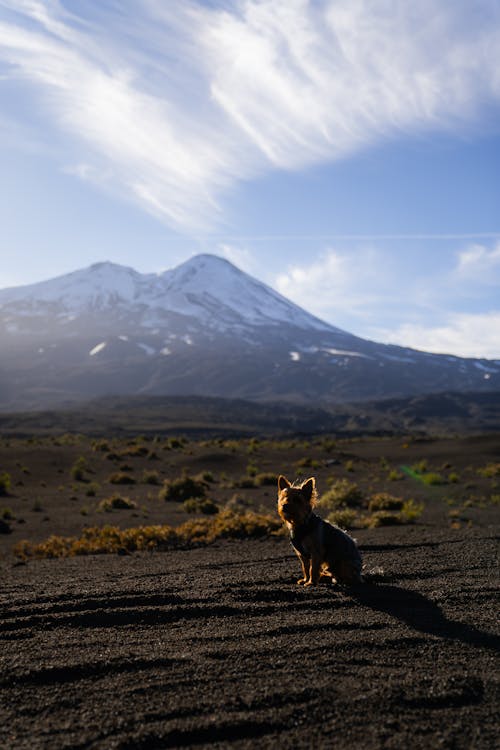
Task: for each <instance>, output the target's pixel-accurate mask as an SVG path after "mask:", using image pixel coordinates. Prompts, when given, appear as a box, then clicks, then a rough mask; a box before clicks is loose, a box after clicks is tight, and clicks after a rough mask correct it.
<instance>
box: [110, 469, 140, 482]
mask: <svg viewBox="0 0 500 750" xmlns="http://www.w3.org/2000/svg"><path fill="white" fill-rule="evenodd" d="M108 482H109V483H110V484H135V479H134V477H131V476H130V474H126V473H125V472H124V471H116V472H115V473H114V474H111V476H109V477H108Z"/></svg>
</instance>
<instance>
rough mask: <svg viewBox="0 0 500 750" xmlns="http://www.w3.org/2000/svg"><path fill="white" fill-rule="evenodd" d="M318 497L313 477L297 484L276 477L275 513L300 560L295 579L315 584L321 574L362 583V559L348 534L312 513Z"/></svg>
mask: <svg viewBox="0 0 500 750" xmlns="http://www.w3.org/2000/svg"><path fill="white" fill-rule="evenodd" d="M316 501H317V493H316V481H315V479H314V477H311V478H310V479H307V480H306V481H305V482H302V484H300V485H295V484H290V482H289V481H288V479H286V477H283V476H280V477H279V479H278V513H279V515H280V517H281V518H282V519H283V521H284V522H285V524H286V526H287V528H288V530H289V532H290V541H291V543H292V546H293V548H294V550H295V552H296V553H297V556H298V558H299V560H300V562H301V564H302V571H303V577H302V578H300V579H299V580H298V581H297V583H303V584H304V586H314V585H316V584H317V583H318V581H319V580H320V578H329V579H330V580H331V581H336V582H338V583H343V584H349V585H352V584H355V583H363V578H362V577H361V568H362V561H361V555H360V553H359V550H358V547H357V545H356V542H355V541H354V539H352V537H350V536H349V534H346V533H345V531H342V529H339V528H338V526H334V525H333V524H331V523H329V522H328V521H323V519H322V518H320V517H319V516H317V515H316V514H315V513H313V508H314V506H315V504H316Z"/></svg>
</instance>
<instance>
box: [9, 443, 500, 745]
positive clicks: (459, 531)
mask: <svg viewBox="0 0 500 750" xmlns="http://www.w3.org/2000/svg"><path fill="white" fill-rule="evenodd" d="M499 445H500V441H499V440H498V438H497V439H496V440H495V439H493V438H488V439H487V440H481V439H477V440H476V441H474V440H468V441H455V442H453V441H435V442H432V441H431V442H429V443H425V444H421V443H418V444H415V445H413V444H410V445H409V444H408V443H404V444H402V442H401V440H394V441H392V442H391V441H382V442H380V441H379V442H378V443H377V442H376V441H371V442H369V443H366V442H363V441H359V442H358V443H356V442H351V443H349V445H348V446H346V445H343V446H338V447H337V448H335V449H333V450H332V449H331V447H330V448H329V450H328V455H327V454H326V453H324V452H323V453H322V452H321V451H323V448H321V449H320V448H316V447H314V446H312V447H311V446H309V447H308V449H307V450H308V451H309V457H312V458H313V460H314V461H317V462H318V465H317V466H315V467H313V468H311V469H310V468H309V467H306V468H305V469H304V471H305V473H306V474H309V473H312V474H316V475H317V476H319V478H320V485H321V484H323V486H322V487H321V486H320V489H324V488H325V486H324V484H325V482H326V478H327V476H328V475H329V474H331V473H332V472H333V473H335V474H336V476H349V477H350V478H352V479H353V481H356V482H359V484H360V485H361V486H363V487H366V488H368V487H369V486H373V487H374V488H375V489H376V490H378V489H382V488H384V487H385V486H386V485H385V484H384V481H385V480H384V477H385V476H386V474H387V466H386V464H389V465H390V466H396V467H397V466H400V465H401V463H402V462H403V461H405V462H406V463H411V462H414V461H417V460H422V458H423V457H425V458H426V460H427V461H428V462H429V464H430V468H434V469H436V470H437V469H441V471H443V464H444V463H446V465H447V468H446V471H451V470H454V471H455V472H456V473H457V474H458V475H459V477H460V481H459V482H458V483H457V482H455V483H453V484H448V485H445V486H443V487H430V488H429V487H421V486H420V484H418V485H417V484H415V486H414V485H413V484H411V480H410V478H409V477H407V478H406V479H403V480H400V481H398V482H393V483H392V484H391V486H390V489H391V491H393V492H399V493H400V494H406V495H412V496H413V497H416V498H417V499H422V500H424V501H425V503H426V509H425V512H424V514H423V516H422V517H421V519H419V521H418V522H417V523H416V524H415V525H411V526H397V527H383V528H375V529H360V530H356V531H355V532H353V533H354V535H355V536H356V537H357V539H358V541H359V544H360V547H361V549H362V552H363V556H364V559H365V562H366V564H367V567H368V568H374V567H376V566H381V567H382V568H383V570H384V576H383V579H382V580H381V581H379V582H377V583H367V584H365V585H364V586H360V587H358V588H356V589H346V588H341V587H335V586H321V587H318V588H315V589H306V590H304V589H303V588H301V587H299V586H297V585H296V583H295V580H296V578H297V577H298V572H299V566H298V562H297V560H296V558H295V556H294V554H293V552H292V550H291V548H290V545H289V544H288V541H287V540H286V539H285V538H269V539H265V540H245V541H222V542H219V543H217V544H214V545H212V546H210V547H204V548H198V549H192V550H181V551H179V550H177V551H167V552H153V553H135V554H133V555H128V556H112V555H101V556H88V557H80V558H69V559H57V560H31V561H29V562H28V563H27V564H18V563H16V562H15V559H14V557H13V555H12V552H11V548H12V545H13V544H14V543H15V542H16V541H18V539H20V538H22V537H25V538H28V539H32V540H37V539H40V538H44V537H46V536H48V534H50V533H53V532H57V533H77V532H78V530H79V529H80V528H81V527H82V525H84V524H85V523H88V522H89V516H90V519H91V522H92V523H97V522H99V523H104V522H108V523H109V522H113V523H118V524H119V525H122V526H127V525H129V526H130V525H137V524H138V523H144V522H145V520H144V518H142V515H144V516H146V515H147V516H148V518H149V520H148V521H147V522H148V523H149V522H152V521H155V522H157V520H158V519H159V518H160V517H161V516H162V515H163V517H164V518H163V520H168V521H170V522H174V521H176V520H183V519H184V518H185V517H186V516H185V514H184V515H183V511H182V509H181V508H180V507H173V506H172V507H168V508H166V505H167V504H165V503H163V504H160V503H159V501H158V500H157V498H156V495H154V496H153V495H151V496H149V495H148V493H149V492H150V491H151V488H149V487H147V486H146V485H142V484H140V483H138V485H137V486H132V488H130V489H129V488H125V489H127V493H128V494H130V495H132V496H134V497H135V498H136V499H137V500H138V501H139V500H140V502H141V503H142V506H141V508H142V510H141V514H142V515H141V517H140V518H137V517H135V518H132V517H131V515H130V512H127V511H117V512H116V513H114V514H110V515H111V517H109V516H108V515H107V514H106V517H105V518H103V517H102V514H101V515H99V514H98V513H97V511H96V510H95V506H96V503H97V502H98V500H99V499H100V497H101V496H102V495H103V494H109V489H110V488H109V487H107V486H105V487H104V486H103V485H104V484H105V474H106V472H107V474H109V471H108V468H109V469H110V470H111V469H114V468H115V467H109V461H108V463H106V461H107V459H105V458H104V457H102V456H101V454H97V453H95V454H94V453H92V454H91V453H88V456H89V462H91V463H92V472H94V474H93V477H94V478H97V480H98V481H99V484H100V488H99V489H98V492H97V496H96V497H93V496H91V497H87V496H86V495H85V493H84V487H82V488H80V487H78V488H77V489H76V490H75V489H73V488H72V489H71V492H72V496H74V497H76V498H77V499H76V500H70V499H69V496H68V492H67V491H66V490H60V489H58V488H57V487H58V483H63V482H64V483H67V482H68V481H69V480H68V470H69V467H70V466H71V465H72V464H73V462H74V460H75V456H78V455H80V454H82V453H84V454H85V455H87V453H86V451H87V447H86V444H85V445H81V444H80V445H79V446H77V447H76V448H74V446H69V447H65V446H62V447H61V446H55V447H54V446H52V445H49V444H48V443H47V444H38V445H35V446H33V445H31V444H30V445H26V444H25V443H23V442H22V441H18V442H16V441H13V442H12V441H11V442H9V443H6V444H4V445H2V446H1V448H0V460H1V464H0V469H1V470H4V469H5V470H7V471H8V472H9V473H10V474H11V476H12V479H13V483H12V491H11V495H10V496H9V497H5V498H1V502H0V505H2V506H9V508H10V510H11V511H12V515H13V516H14V517H15V520H12V521H11V522H10V523H11V526H12V529H13V532H12V533H11V534H5V535H2V536H1V537H0V542H1V545H0V550H1V551H2V557H1V559H0V577H1V580H2V582H3V584H2V588H1V592H0V642H1V650H0V659H1V666H2V669H1V672H0V722H1V726H2V733H1V735H0V746H2V747H5V748H14V749H16V748H26V749H28V748H30V750H32V749H36V748H47V749H50V750H58V748H121V749H122V750H128V749H130V750H131V749H132V748H144V749H146V748H148V749H149V748H167V747H191V746H198V747H202V746H211V747H229V746H230V747H256V746H257V747H271V746H274V747H284V748H287V747H289V748H296V747H335V748H358V747H359V748H361V747H362V748H367V749H369V748H398V750H399V748H464V750H465V749H466V748H467V750H469V749H470V748H477V749H478V750H479V749H481V750H483V749H489V748H494V747H496V746H497V742H498V709H499V682H500V674H499V669H498V649H499V645H500V641H499V639H498V637H497V635H496V634H497V632H498V551H499V544H498V540H499V536H498V531H499V523H498V505H496V504H495V503H491V502H490V501H488V502H487V503H486V502H483V501H482V500H481V498H484V497H486V494H487V493H489V496H490V499H491V497H495V496H496V494H495V493H497V492H498V490H497V489H496V485H495V483H494V480H490V479H488V480H486V479H484V478H482V477H481V476H480V475H478V473H477V469H478V467H481V466H484V465H486V464H488V462H491V461H492V460H494V459H495V457H496V460H497V461H498V456H499V450H498V448H499ZM405 446H406V447H405ZM224 450H225V449H223V447H220V450H219V449H216V448H215V447H214V446H213V445H211V446H203V447H200V446H191V447H190V448H188V449H184V451H183V452H182V453H179V454H175V457H174V456H173V452H172V451H169V452H168V457H169V462H170V463H168V462H166V461H165V458H164V454H162V453H160V458H159V459H158V460H153V462H150V464H149V466H150V465H151V463H154V464H155V467H156V468H157V469H158V470H159V471H160V473H161V472H165V475H166V476H168V475H169V472H170V473H174V474H175V473H178V470H180V468H181V466H186V467H187V468H188V469H189V470H190V471H192V470H194V468H196V469H197V470H202V469H210V470H212V471H215V472H220V471H221V468H220V467H221V466H222V465H223V466H224V472H225V474H226V475H228V476H229V477H231V476H233V475H234V476H237V475H238V474H241V472H243V473H245V466H246V464H247V463H248V461H249V460H251V461H252V462H254V463H256V464H258V465H259V469H261V470H262V469H263V470H267V466H268V465H269V466H271V465H272V466H274V467H275V469H276V470H278V471H284V472H285V473H288V474H289V475H291V478H293V472H294V470H297V461H298V460H299V457H300V456H301V455H303V454H304V450H305V448H304V446H298V447H297V453H294V450H295V449H291V448H289V449H288V450H287V451H285V452H284V453H283V452H281V453H280V452H279V451H278V449H277V448H271V447H270V446H267V447H266V449H265V450H263V449H261V448H258V449H256V451H255V452H254V453H252V455H251V456H250V458H249V457H248V456H247V455H244V456H243V455H240V453H239V452H238V451H239V450H240V449H238V450H236V453H234V454H232V455H233V459H234V461H233V463H231V460H230V459H229V458H227V457H226V458H224V459H220V458H217V456H219V455H224V456H226V454H228V455H229V451H225V452H224ZM280 450H281V449H280ZM30 451H31V452H30ZM68 451H69V452H70V454H71V455H69V457H68V455H67V454H68ZM189 451H191V452H189ZM73 453H74V455H73ZM30 456H31V458H30ZM381 456H384V457H385V458H386V459H387V460H386V462H385V463H384V469H383V471H381V470H380V468H379V467H380V457H381ZM41 457H42V458H43V460H42V458H41ZM136 460H139V459H130V458H129V459H127V461H129V463H132V464H133V463H134V461H136ZM141 460H144V461H146V458H144V459H141ZM331 461H334V462H336V463H333V464H332V463H328V462H331ZM347 461H351V462H353V465H354V466H351V465H349V466H347V467H346V462H347ZM37 462H38V463H37ZM18 464H19V465H18ZM28 464H29V471H30V473H26V472H22V468H23V467H24V468H26V467H28ZM144 465H146V464H144ZM43 467H45V469H44V470H42V469H43ZM16 471H17V473H16ZM44 471H45V473H44ZM140 471H142V469H141V467H140V466H139V464H137V465H136V468H135V469H134V472H135V474H136V475H139V473H140ZM21 472H22V473H21ZM0 473H1V471H0ZM61 477H62V478H61ZM17 481H22V482H23V484H17ZM217 481H218V482H219V480H217ZM40 482H43V483H44V485H45V486H41V485H40ZM30 483H31V484H30ZM139 484H140V486H139ZM222 485H223V482H222V481H220V486H219V487H218V488H217V486H216V487H214V490H213V493H214V495H217V499H219V496H220V497H221V498H222V497H223V496H224V497H225V496H229V495H231V494H232V493H234V492H235V490H234V489H232V490H229V489H226V488H225V487H223V486H222ZM153 489H154V490H155V492H156V491H157V489H158V488H156V489H155V488H153ZM265 492H268V494H265ZM38 493H40V494H38ZM134 493H135V494H134ZM141 493H142V494H141ZM249 494H250V495H251V498H252V500H253V501H254V503H255V504H259V503H260V504H264V505H267V506H268V507H269V508H271V507H272V505H273V503H274V491H273V490H272V489H271V488H267V489H265V490H264V489H263V488H256V489H253V490H249ZM37 498H41V499H40V501H39V502H40V505H41V506H42V508H43V510H42V511H41V512H40V510H33V507H32V505H33V502H34V500H35V499H37ZM83 503H85V504H86V506H89V507H87V511H86V515H82V514H81V513H80V512H79V511H78V509H79V508H80V506H81V505H82V504H83ZM92 504H93V505H92ZM450 510H451V511H453V512H452V515H451V516H450ZM127 513H128V515H127ZM43 518H45V519H46V520H43ZM19 519H22V521H24V523H19Z"/></svg>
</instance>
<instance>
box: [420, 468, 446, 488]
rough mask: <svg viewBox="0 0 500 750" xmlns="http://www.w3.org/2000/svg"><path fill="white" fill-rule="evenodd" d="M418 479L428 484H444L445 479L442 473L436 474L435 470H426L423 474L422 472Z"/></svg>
mask: <svg viewBox="0 0 500 750" xmlns="http://www.w3.org/2000/svg"><path fill="white" fill-rule="evenodd" d="M420 479H421V480H422V482H423V483H424V484H428V485H438V484H446V479H445V478H444V477H443V476H442V474H438V472H437V471H428V472H426V473H425V474H422V475H421V477H420Z"/></svg>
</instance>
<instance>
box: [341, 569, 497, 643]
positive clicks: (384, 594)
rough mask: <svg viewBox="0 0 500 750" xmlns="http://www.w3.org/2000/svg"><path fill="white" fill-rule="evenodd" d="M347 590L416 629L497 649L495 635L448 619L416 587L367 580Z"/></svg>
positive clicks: (355, 596) (369, 605)
mask: <svg viewBox="0 0 500 750" xmlns="http://www.w3.org/2000/svg"><path fill="white" fill-rule="evenodd" d="M349 593H350V595H351V596H352V597H353V598H354V599H355V600H356V601H357V602H358V603H359V604H361V605H363V606H365V607H370V609H374V610H378V611H379V612H385V613H386V614H388V615H390V616H391V617H394V618H396V619H397V620H400V621H401V622H404V623H406V625H408V626H409V627H411V628H413V629H414V630H417V631H419V632H422V633H428V634H429V635H435V636H437V637H439V638H445V639H448V640H456V641H461V642H462V643H464V644H468V645H471V646H476V647H481V648H488V649H490V650H493V651H495V652H499V651H500V638H499V637H498V636H496V635H494V634H493V633H488V632H485V631H483V630H479V629H478V628H475V627H474V626H472V625H467V624H466V623H462V622H457V621H455V620H450V619H448V618H447V617H446V615H445V614H444V613H443V611H442V610H441V608H440V607H439V606H438V605H437V604H436V603H435V602H432V601H430V599H427V597H425V596H424V595H423V594H419V593H418V592H417V591H411V590H409V589H404V588H402V587H401V586H394V585H388V584H381V583H377V584H372V583H366V584H364V585H363V586H357V587H355V588H353V589H351V590H350V592H349Z"/></svg>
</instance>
